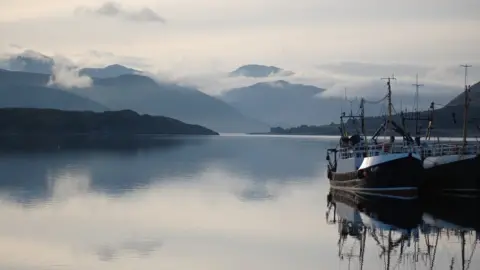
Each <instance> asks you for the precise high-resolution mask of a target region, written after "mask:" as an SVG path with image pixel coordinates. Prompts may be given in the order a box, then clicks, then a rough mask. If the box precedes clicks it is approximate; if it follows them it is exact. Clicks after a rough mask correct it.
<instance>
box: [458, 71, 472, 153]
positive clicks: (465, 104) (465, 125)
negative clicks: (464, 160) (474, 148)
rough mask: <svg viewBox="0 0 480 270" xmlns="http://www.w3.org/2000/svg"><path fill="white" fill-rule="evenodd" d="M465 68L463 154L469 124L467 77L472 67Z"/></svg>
mask: <svg viewBox="0 0 480 270" xmlns="http://www.w3.org/2000/svg"><path fill="white" fill-rule="evenodd" d="M460 66H461V67H463V68H465V100H464V105H463V152H465V147H466V146H467V124H468V105H469V102H470V98H469V92H470V87H469V86H468V85H467V75H468V73H467V72H468V68H469V67H472V66H471V65H468V64H465V65H460Z"/></svg>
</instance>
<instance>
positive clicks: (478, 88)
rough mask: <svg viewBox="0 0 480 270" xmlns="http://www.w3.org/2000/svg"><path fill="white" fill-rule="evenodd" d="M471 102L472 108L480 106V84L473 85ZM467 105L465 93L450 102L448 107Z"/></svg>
mask: <svg viewBox="0 0 480 270" xmlns="http://www.w3.org/2000/svg"><path fill="white" fill-rule="evenodd" d="M470 100H471V103H470V104H471V106H480V82H477V83H476V84H474V85H472V86H471V88H470ZM464 103H465V93H464V92H462V93H461V94H459V95H458V96H457V97H455V98H454V99H453V100H452V101H450V102H449V103H448V104H447V106H457V105H461V106H463V104H464Z"/></svg>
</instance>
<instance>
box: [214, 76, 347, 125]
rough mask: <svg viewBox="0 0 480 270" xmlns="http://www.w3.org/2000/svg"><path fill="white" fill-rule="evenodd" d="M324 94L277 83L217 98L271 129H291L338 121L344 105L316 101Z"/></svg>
mask: <svg viewBox="0 0 480 270" xmlns="http://www.w3.org/2000/svg"><path fill="white" fill-rule="evenodd" d="M324 91H325V90H324V89H321V88H318V87H315V86H311V85H304V84H292V83H289V82H286V81H283V80H280V81H275V82H261V83H256V84H254V85H251V86H247V87H241V88H236V89H232V90H229V91H227V92H225V93H223V94H222V95H221V96H220V97H219V98H221V99H222V100H224V101H225V102H227V103H228V104H230V105H232V106H233V107H235V108H237V109H238V110H239V111H240V112H242V113H243V114H245V115H248V116H250V117H253V118H255V119H259V120H260V121H263V122H265V123H268V124H269V125H270V126H283V127H292V126H297V125H303V124H305V125H318V124H328V123H330V122H332V121H338V117H339V114H340V108H341V106H342V104H343V103H344V101H343V100H342V99H339V98H323V99H322V98H318V97H316V95H318V94H321V93H323V92H324Z"/></svg>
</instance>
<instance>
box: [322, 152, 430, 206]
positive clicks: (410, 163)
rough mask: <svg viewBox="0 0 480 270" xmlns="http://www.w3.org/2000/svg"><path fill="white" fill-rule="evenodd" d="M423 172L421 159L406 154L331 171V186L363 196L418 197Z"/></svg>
mask: <svg viewBox="0 0 480 270" xmlns="http://www.w3.org/2000/svg"><path fill="white" fill-rule="evenodd" d="M364 163H365V162H364ZM422 174H423V165H422V161H421V160H420V159H418V158H417V157H414V156H411V155H406V156H404V157H400V158H396V159H393V160H387V161H386V162H381V163H378V164H373V165H372V166H369V167H368V168H362V167H360V169H359V170H355V171H353V172H345V173H341V172H331V179H330V186H331V188H332V189H334V190H342V191H347V192H353V193H356V194H361V195H365V196H381V197H390V198H396V199H417V198H418V188H419V186H420V185H421V183H422Z"/></svg>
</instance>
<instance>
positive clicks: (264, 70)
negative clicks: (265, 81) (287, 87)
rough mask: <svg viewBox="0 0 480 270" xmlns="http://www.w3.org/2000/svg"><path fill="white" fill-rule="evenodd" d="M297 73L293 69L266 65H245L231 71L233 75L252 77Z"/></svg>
mask: <svg viewBox="0 0 480 270" xmlns="http://www.w3.org/2000/svg"><path fill="white" fill-rule="evenodd" d="M293 74H295V73H293V72H292V71H288V70H284V69H281V68H278V67H274V66H264V65H244V66H241V67H239V68H237V69H236V70H234V71H232V72H230V76H231V77H238V76H243V77H252V78H264V77H269V76H273V75H277V76H291V75H293Z"/></svg>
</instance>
